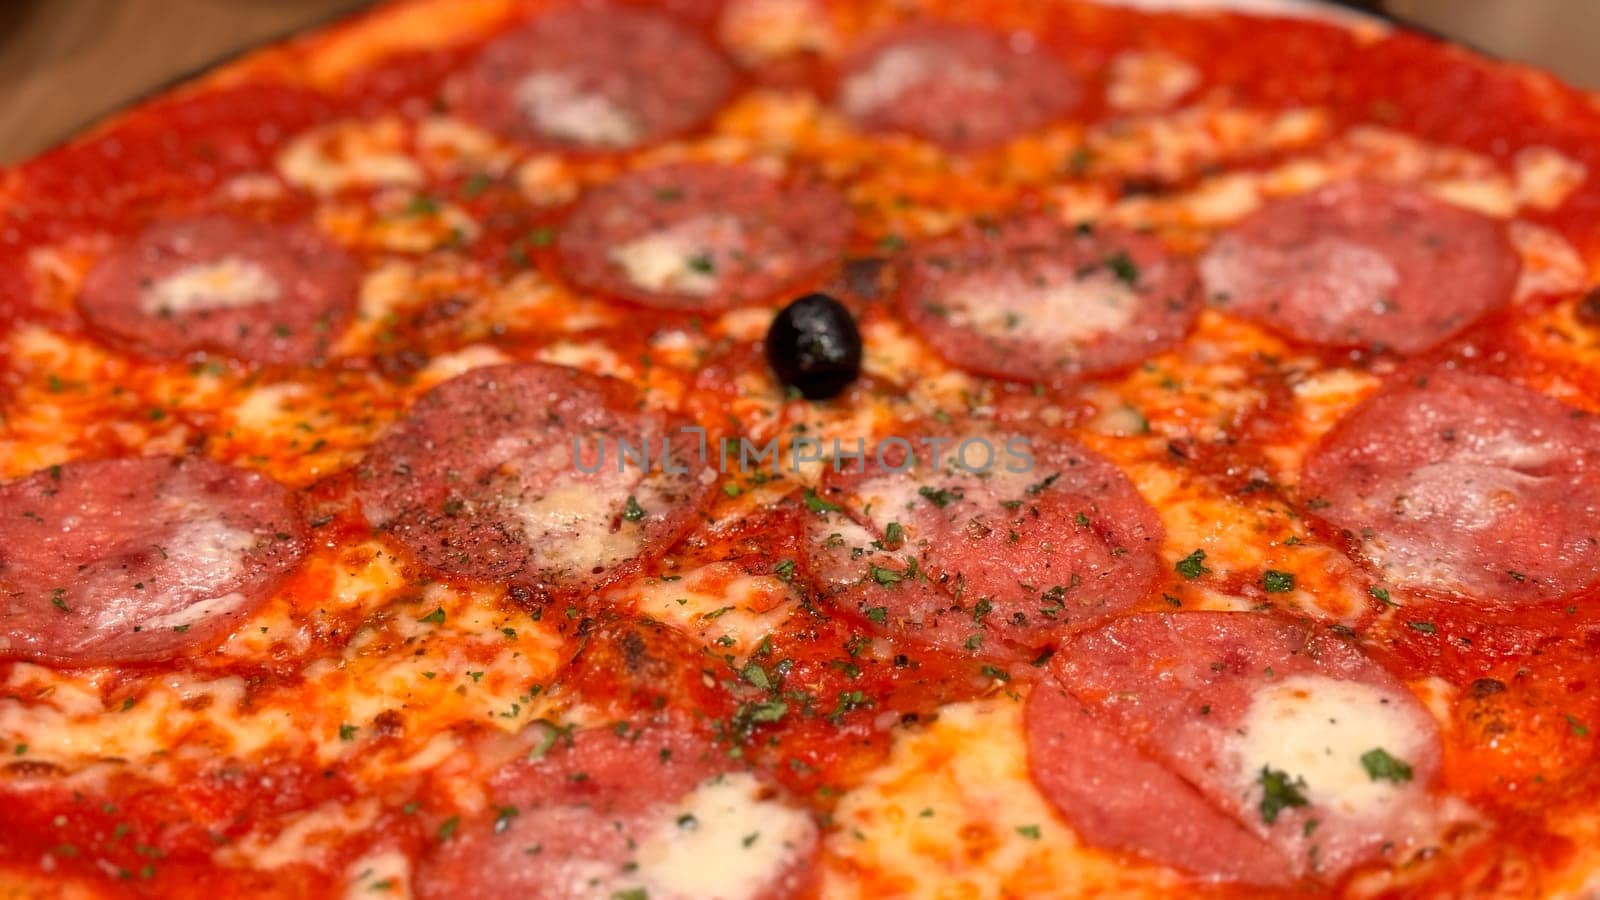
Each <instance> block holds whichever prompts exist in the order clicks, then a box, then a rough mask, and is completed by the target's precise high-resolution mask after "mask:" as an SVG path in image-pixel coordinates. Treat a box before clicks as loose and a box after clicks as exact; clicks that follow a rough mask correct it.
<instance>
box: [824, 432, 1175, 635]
mask: <svg viewBox="0 0 1600 900" xmlns="http://www.w3.org/2000/svg"><path fill="white" fill-rule="evenodd" d="M891 449H894V448H891ZM915 449H916V450H918V451H922V450H925V448H915ZM807 506H808V507H811V508H812V509H811V512H812V513H813V515H811V516H809V517H808V521H807V526H806V528H807V544H808V553H809V561H810V568H811V571H812V574H813V575H814V576H815V577H816V578H817V579H818V580H819V582H820V583H821V584H822V586H823V588H824V591H825V592H826V594H827V595H828V596H829V598H830V600H831V602H832V603H833V604H834V605H835V606H837V607H839V608H841V609H844V610H847V611H849V612H851V613H854V614H855V615H858V616H861V617H863V618H864V619H865V620H867V621H869V622H871V623H873V624H875V625H876V626H877V627H879V628H881V629H883V630H885V631H887V632H889V633H891V634H897V635H904V636H906V637H908V638H910V639H912V640H918V641H922V642H925V643H929V644H932V645H935V646H939V647H944V648H947V649H952V650H962V651H965V652H969V653H975V654H976V655H979V656H983V657H986V658H996V659H1006V658H1014V657H1017V656H1020V655H1026V656H1029V657H1031V656H1033V655H1034V654H1035V653H1036V651H1037V650H1038V649H1040V648H1041V647H1044V646H1046V645H1048V644H1050V643H1052V642H1053V641H1054V640H1055V639H1056V638H1058V637H1059V636H1060V635H1061V634H1062V632H1063V631H1064V630H1065V629H1067V628H1069V627H1070V626H1073V625H1075V624H1077V623H1081V622H1083V621H1085V620H1088V619H1092V618H1095V617H1098V616H1103V615H1106V614H1108V613H1113V612H1117V611H1119V610H1122V609H1125V608H1127V607H1128V606H1130V605H1132V604H1133V603H1135V602H1137V601H1139V600H1140V599H1142V598H1143V597H1144V596H1145V595H1146V594H1147V593H1148V592H1149V591H1150V590H1151V589H1152V588H1153V587H1154V585H1155V583H1156V580H1157V578H1158V577H1159V574H1160V568H1161V566H1160V560H1159V557H1158V548H1159V547H1160V545H1161V540H1162V528H1161V523H1160V520H1159V519H1158V518H1157V517H1156V514H1155V511H1154V510H1153V509H1151V508H1150V505H1149V504H1148V503H1146V502H1145V500H1144V498H1143V497H1141V496H1140V495H1139V492H1138V490H1137V489H1136V488H1135V487H1134V486H1133V484H1132V483H1131V482H1129V481H1128V479H1127V477H1126V476H1124V475H1123V474H1122V473H1121V472H1120V471H1119V470H1118V469H1117V468H1116V466H1114V465H1113V464H1112V463H1110V462H1109V461H1107V460H1105V459H1104V458H1102V457H1100V456H1097V455H1096V454H1094V453H1093V452H1091V451H1089V450H1088V449H1086V448H1084V447H1081V446H1078V445H1077V444H1074V443H1072V442H1070V441H1067V440H1064V439H1058V438H1052V439H1050V440H1048V441H1045V440H1031V439H1029V438H1028V437H1027V436H1024V435H998V434H973V435H963V436H956V437H946V438H945V439H944V446H943V448H942V453H941V458H940V460H939V462H938V463H937V464H935V462H934V460H933V454H932V451H931V450H927V451H926V452H923V453H921V455H920V456H917V457H916V458H915V459H913V458H912V457H910V456H906V455H903V454H902V455H899V456H897V457H891V456H890V455H889V454H885V458H884V459H883V460H881V461H880V460H873V461H871V462H869V464H868V465H866V466H865V470H864V471H855V470H854V469H851V468H849V467H848V465H847V466H846V467H845V468H844V469H843V470H842V471H841V472H838V473H832V472H830V473H829V475H828V477H827V478H826V480H825V482H824V487H823V489H822V490H821V491H820V492H819V493H818V495H817V496H816V497H814V498H809V499H808V502H807Z"/></svg>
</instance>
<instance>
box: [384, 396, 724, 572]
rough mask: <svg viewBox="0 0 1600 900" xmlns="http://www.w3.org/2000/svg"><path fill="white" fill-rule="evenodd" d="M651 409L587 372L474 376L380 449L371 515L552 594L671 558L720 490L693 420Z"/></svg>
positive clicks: (426, 407) (422, 403)
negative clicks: (712, 491) (665, 554)
mask: <svg viewBox="0 0 1600 900" xmlns="http://www.w3.org/2000/svg"><path fill="white" fill-rule="evenodd" d="M640 403H641V400H640V397H639V395H638V392H637V391H635V390H634V389H633V388H632V387H631V386H629V385H628V384H626V383H624V382H622V381H619V380H617V379H614V378H608V377H605V376H601V375H590V374H588V373H585V372H580V371H578V370H576V369H566V368H562V367H559V366H547V365H541V364H526V365H504V366H491V367H487V368H481V369H474V370H472V371H470V372H467V373H466V374H464V375H460V376H458V377H456V378H453V379H451V380H449V381H447V382H445V383H444V384H441V385H439V386H438V387H436V388H434V389H433V390H431V391H429V392H428V393H427V394H426V395H424V396H423V397H422V398H421V399H420V400H418V401H417V402H416V404H415V405H414V406H413V407H412V408H411V411H410V412H409V413H408V414H407V415H406V417H405V418H404V419H403V420H401V421H400V423H399V424H398V425H396V426H395V427H394V428H392V429H391V430H390V431H389V432H388V433H386V434H385V435H384V436H383V437H382V438H380V439H379V440H378V442H377V443H375V444H374V445H373V446H372V448H371V450H370V451H369V452H368V453H367V457H366V459H364V460H363V461H362V462H361V464H360V466H359V467H358V469H357V474H356V483H357V491H358V495H359V497H360V499H361V503H362V507H363V510H364V512H365V514H366V516H367V520H368V521H369V522H370V523H371V524H372V525H373V526H374V527H381V528H385V529H387V530H389V531H390V532H391V533H393V534H394V535H395V537H397V538H398V539H399V540H400V541H401V542H402V543H404V544H405V545H406V546H408V547H410V548H411V550H412V551H413V552H415V553H416V554H417V556H418V557H419V558H420V559H421V560H422V561H423V562H424V563H426V564H427V565H429V566H432V567H433V568H436V569H439V570H441V571H443V572H446V573H448V574H452V575H460V576H464V577H468V578H476V579H482V580H485V581H509V582H512V583H514V584H518V585H523V586H526V587H528V588H531V589H533V590H535V591H537V592H539V593H540V594H542V595H544V596H546V597H551V596H555V595H565V596H571V595H576V594H581V593H583V592H586V591H589V590H592V589H593V588H595V587H598V586H600V585H601V584H604V583H607V582H609V581H611V580H614V579H615V578H617V577H620V576H621V575H622V574H623V573H625V572H627V571H630V570H631V569H632V568H634V567H635V566H637V565H638V564H639V563H640V562H641V561H642V560H643V559H645V558H648V557H652V556H654V555H657V554H659V553H661V552H662V551H664V550H665V549H666V548H667V547H668V546H669V545H670V544H671V543H672V542H673V541H674V540H676V539H677V537H678V536H679V535H680V534H682V533H683V532H684V531H685V530H686V529H687V528H688V527H689V526H690V525H691V524H692V520H693V518H694V514H695V512H696V510H697V509H698V508H699V506H700V504H701V503H702V501H703V500H704V499H705V498H706V496H707V495H708V493H709V487H708V485H709V479H707V478H704V477H702V475H704V474H705V473H704V471H703V469H704V466H703V463H701V462H700V460H699V458H698V456H697V441H696V439H695V437H694V436H693V435H692V434H688V433H685V432H684V431H682V430H681V429H682V428H683V427H685V426H687V425H690V424H692V423H690V422H688V420H680V419H678V418H675V417H671V416H667V415H665V414H661V413H655V412H650V411H647V410H643V409H641V408H640ZM663 442H665V444H664V443H663ZM624 445H626V448H624ZM663 446H666V447H667V448H668V449H669V450H670V453H668V454H666V455H663V453H662V449H663Z"/></svg>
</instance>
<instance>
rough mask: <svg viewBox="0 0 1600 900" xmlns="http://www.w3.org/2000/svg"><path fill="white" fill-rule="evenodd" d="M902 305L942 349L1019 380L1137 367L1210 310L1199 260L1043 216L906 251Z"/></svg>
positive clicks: (1137, 238)
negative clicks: (1203, 308)
mask: <svg viewBox="0 0 1600 900" xmlns="http://www.w3.org/2000/svg"><path fill="white" fill-rule="evenodd" d="M897 298H898V302H899V304H900V308H901V310H902V311H904V313H905V315H906V316H907V317H908V318H909V319H910V320H911V322H912V323H913V324H914V325H915V326H916V327H917V329H918V330H919V331H920V332H921V333H922V336H923V337H924V338H925V339H926V340H927V341H928V343H930V344H932V345H933V348H934V349H935V350H937V351H938V352H939V354H940V355H941V356H943V357H945V358H946V359H948V360H950V361H951V362H953V363H955V364H956V365H958V366H961V367H962V368H964V369H970V370H971V371H974V372H980V373H982V374H985V375H995V376H999V377H1001V378H1013V379H1017V380H1019V381H1035V382H1043V381H1069V380H1073V379H1077V378H1083V377H1087V376H1092V375H1097V374H1100V373H1103V372H1107V371H1112V370H1115V369H1119V368H1124V367H1126V366H1131V365H1133V364H1135V363H1137V362H1139V361H1140V360H1143V359H1144V358H1146V357H1148V356H1150V355H1151V354H1153V353H1156V352H1157V351H1160V350H1162V349H1165V348H1166V347H1168V346H1170V345H1172V344H1174V343H1176V342H1177V341H1179V340H1180V339H1182V337H1183V336H1184V335H1185V334H1187V333H1188V331H1189V328H1190V326H1191V325H1193V323H1194V319H1195V316H1196V315H1198V314H1199V312H1200V305H1201V297H1200V293H1199V289H1198V286H1197V284H1196V281H1195V277H1194V270H1193V268H1192V267H1191V266H1190V265H1189V264H1188V263H1187V262H1184V261H1183V260H1181V259H1178V258H1176V257H1174V256H1172V255H1170V254H1168V253H1167V251H1166V250H1165V249H1164V248H1163V247H1162V246H1161V244H1160V243H1159V242H1158V241H1156V240H1155V239H1154V238H1151V237H1148V236H1145V235H1139V234H1134V233H1132V232H1126V231H1121V230H1119V229H1113V228H1103V229H1092V230H1091V229H1088V228H1073V227H1069V226H1067V225H1064V224H1062V223H1061V222H1058V221H1055V220H1052V219H1047V218H1044V217H1042V216H1035V217H1029V218H1023V219H1014V220H1011V221H1009V222H1006V223H1004V224H1002V225H1000V226H998V227H992V228H986V229H985V228H972V229H968V230H965V231H963V232H960V233H958V234H955V235H951V236H946V237H943V238H939V239H937V240H934V241H931V242H929V243H928V244H927V245H926V246H923V247H921V248H919V249H918V250H917V251H916V252H914V253H913V254H911V255H910V257H908V260H907V262H906V263H905V265H904V271H903V275H902V278H901V283H900V289H899V293H898V295H897Z"/></svg>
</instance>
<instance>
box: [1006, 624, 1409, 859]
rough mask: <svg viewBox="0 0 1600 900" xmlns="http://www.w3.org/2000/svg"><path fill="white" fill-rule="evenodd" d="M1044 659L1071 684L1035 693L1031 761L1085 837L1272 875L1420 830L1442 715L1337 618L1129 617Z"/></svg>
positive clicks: (1397, 843)
mask: <svg viewBox="0 0 1600 900" xmlns="http://www.w3.org/2000/svg"><path fill="white" fill-rule="evenodd" d="M1050 670H1051V672H1052V674H1054V675H1055V676H1056V678H1057V679H1058V680H1059V682H1060V685H1059V686H1056V685H1050V684H1046V683H1041V685H1040V686H1039V687H1038V688H1036V689H1035V690H1034V692H1033V694H1032V695H1031V696H1030V698H1029V703H1028V707H1029V708H1028V711H1027V718H1026V722H1027V730H1028V748H1029V766H1030V768H1031V770H1032V772H1033V777H1034V781H1035V783H1036V784H1038V786H1039V788H1040V790H1041V791H1043V792H1044V794H1045V796H1046V797H1047V798H1049V800H1050V801H1051V802H1052V803H1053V804H1055V806H1056V808H1057V809H1059V810H1060V812H1061V814H1062V815H1063V816H1065V817H1066V819H1067V820H1068V822H1070V823H1071V824H1072V825H1073V827H1074V828H1076V829H1077V830H1078V831H1079V832H1080V834H1082V836H1083V837H1084V838H1085V839H1086V840H1088V841H1090V842H1093V843H1095V844H1098V845H1101V846H1108V847H1112V848H1115V849H1120V850H1124V851H1131V852H1134V853H1138V854H1140V855H1143V856H1146V857H1149V858H1152V859H1154V860H1156V861H1158V862H1163V863H1168V864H1171V865H1176V866H1179V867H1181V868H1184V869H1187V870H1189V871H1190V872H1192V873H1194V874H1196V875H1200V876H1202V877H1210V878H1225V879H1233V880H1242V881H1250V882H1258V883H1268V884H1270V883H1279V882H1289V881H1294V880H1297V879H1302V878H1309V879H1314V880H1328V881H1336V880H1337V879H1338V878H1339V877H1340V876H1341V875H1343V874H1344V873H1345V872H1347V871H1349V870H1350V869H1352V868H1354V867H1356V866H1358V865H1362V864H1364V863H1367V862H1371V861H1373V860H1376V859H1378V858H1380V857H1385V856H1387V857H1388V858H1390V859H1401V858H1403V857H1404V854H1405V852H1406V851H1407V850H1409V849H1412V848H1413V844H1414V842H1416V841H1417V840H1420V839H1421V838H1422V837H1423V836H1424V835H1425V834H1426V831H1427V826H1428V824H1429V821H1428V820H1429V813H1428V810H1429V808H1430V802H1429V797H1428V786H1429V784H1430V782H1432V780H1433V779H1434V776H1435V774H1436V773H1437V771H1438V767H1439V752H1440V751H1439V735H1438V727H1437V725H1436V724H1435V722H1434V720H1433V717H1432V716H1431V715H1430V714H1429V713H1428V711H1427V709H1426V708H1425V707H1423V706H1422V704H1421V703H1419V702H1418V701H1417V699H1416V697H1415V696H1413V695H1412V694H1411V692H1410V691H1408V690H1407V689H1406V688H1405V686H1404V685H1402V684H1401V683H1400V682H1398V681H1396V680H1395V679H1394V677H1393V676H1391V675H1389V674H1388V673H1387V672H1385V671H1384V670H1383V669H1382V668H1381V667H1380V666H1378V665H1377V664H1376V663H1374V662H1372V661H1371V660H1369V659H1367V658H1366V657H1365V656H1363V655H1362V654H1361V652H1360V651H1358V650H1356V649H1355V648H1354V647H1352V646H1351V645H1349V644H1347V643H1345V642H1344V641H1342V640H1340V639H1338V638H1335V637H1332V636H1330V635H1329V634H1327V633H1326V632H1323V631H1318V630H1312V629H1310V628H1308V627H1306V626H1302V625H1299V624H1296V623H1291V622H1286V621H1283V620H1280V619H1279V618H1277V617H1276V616H1271V615H1263V614H1259V613H1228V612H1193V613H1150V614H1142V615H1134V616H1128V617H1125V618H1122V619H1118V620H1115V621H1113V622H1111V623H1109V624H1107V625H1106V626H1104V627H1102V628H1100V629H1098V630H1095V631H1090V632H1084V633H1082V634H1079V635H1077V636H1076V637H1074V638H1072V639H1070V640H1068V641H1067V642H1066V644H1065V645H1064V646H1062V648H1061V649H1060V651H1059V652H1058V653H1057V654H1056V655H1055V657H1054V658H1053V659H1052V660H1051V663H1050ZM1063 687H1064V688H1065V691H1064V692H1063V690H1062V689H1061V688H1063ZM1096 784H1098V785H1100V786H1102V788H1103V789H1100V790H1091V789H1090V786H1091V785H1096Z"/></svg>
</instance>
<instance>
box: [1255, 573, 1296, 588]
mask: <svg viewBox="0 0 1600 900" xmlns="http://www.w3.org/2000/svg"><path fill="white" fill-rule="evenodd" d="M1261 587H1262V589H1263V590H1265V591H1266V592H1267V593H1269V594H1286V593H1288V592H1289V591H1292V590H1294V574H1293V573H1291V572H1279V571H1278V570H1276V569H1268V570H1266V571H1265V572H1262V573H1261Z"/></svg>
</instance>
